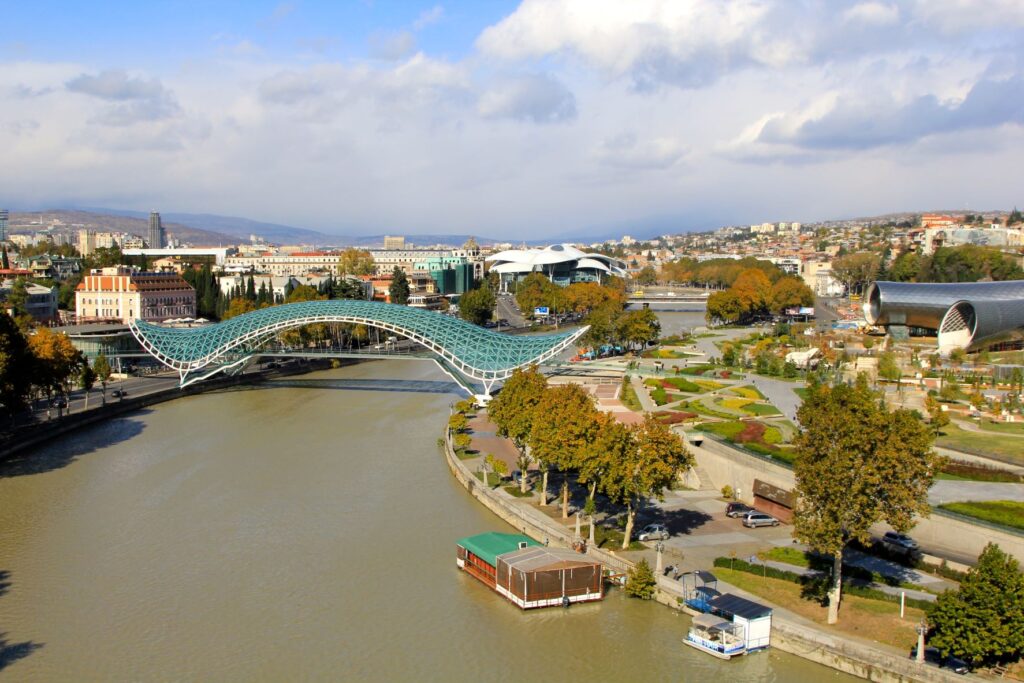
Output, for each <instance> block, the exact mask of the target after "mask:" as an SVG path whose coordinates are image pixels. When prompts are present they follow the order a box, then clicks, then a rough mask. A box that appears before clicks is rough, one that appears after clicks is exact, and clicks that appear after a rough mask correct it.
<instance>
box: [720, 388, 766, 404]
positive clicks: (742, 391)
mask: <svg viewBox="0 0 1024 683" xmlns="http://www.w3.org/2000/svg"><path fill="white" fill-rule="evenodd" d="M729 391H730V392H731V393H733V394H736V395H737V396H742V397H743V398H749V399H751V400H753V401H763V400H765V395H764V394H762V393H761V392H760V391H758V389H757V387H754V386H751V385H749V384H748V385H747V386H745V387H733V388H732V389H730V390H729Z"/></svg>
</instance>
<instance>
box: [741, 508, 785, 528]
mask: <svg viewBox="0 0 1024 683" xmlns="http://www.w3.org/2000/svg"><path fill="white" fill-rule="evenodd" d="M778 525H779V520H777V519H775V518H774V517H772V516H771V515H769V514H767V513H765V512H748V513H747V516H746V517H744V518H743V526H745V527H748V528H751V529H753V528H755V527H759V526H778Z"/></svg>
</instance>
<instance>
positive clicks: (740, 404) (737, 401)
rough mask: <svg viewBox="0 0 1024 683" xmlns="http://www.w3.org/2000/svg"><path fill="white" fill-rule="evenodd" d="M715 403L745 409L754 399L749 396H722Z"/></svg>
mask: <svg viewBox="0 0 1024 683" xmlns="http://www.w3.org/2000/svg"><path fill="white" fill-rule="evenodd" d="M715 403H717V404H718V405H720V406H722V407H723V408H729V409H730V410H743V409H744V408H745V407H746V406H747V405H749V404H751V403H753V400H752V399H749V398H720V399H718V400H716V401H715Z"/></svg>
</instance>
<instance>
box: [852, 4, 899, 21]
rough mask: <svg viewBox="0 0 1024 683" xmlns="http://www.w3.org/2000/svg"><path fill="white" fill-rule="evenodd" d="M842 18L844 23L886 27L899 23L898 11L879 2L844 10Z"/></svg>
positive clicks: (896, 8)
mask: <svg viewBox="0 0 1024 683" xmlns="http://www.w3.org/2000/svg"><path fill="white" fill-rule="evenodd" d="M842 18H843V21H844V22H845V23H851V24H866V25H869V26H888V25H890V24H895V23H897V22H899V20H900V10H899V8H898V7H896V6H895V5H888V4H885V3H881V2H861V3H858V4H856V5H854V6H853V7H850V8H849V9H847V10H845V11H844V12H843V14H842Z"/></svg>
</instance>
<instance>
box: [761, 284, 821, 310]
mask: <svg viewBox="0 0 1024 683" xmlns="http://www.w3.org/2000/svg"><path fill="white" fill-rule="evenodd" d="M813 305H814V292H812V291H811V288H810V287H808V286H807V285H806V284H804V281H803V280H801V279H800V278H798V277H789V276H786V277H781V278H779V279H778V280H776V281H775V284H773V285H772V290H771V309H772V311H773V312H775V313H781V312H783V311H784V310H786V309H787V308H799V307H801V306H813Z"/></svg>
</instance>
